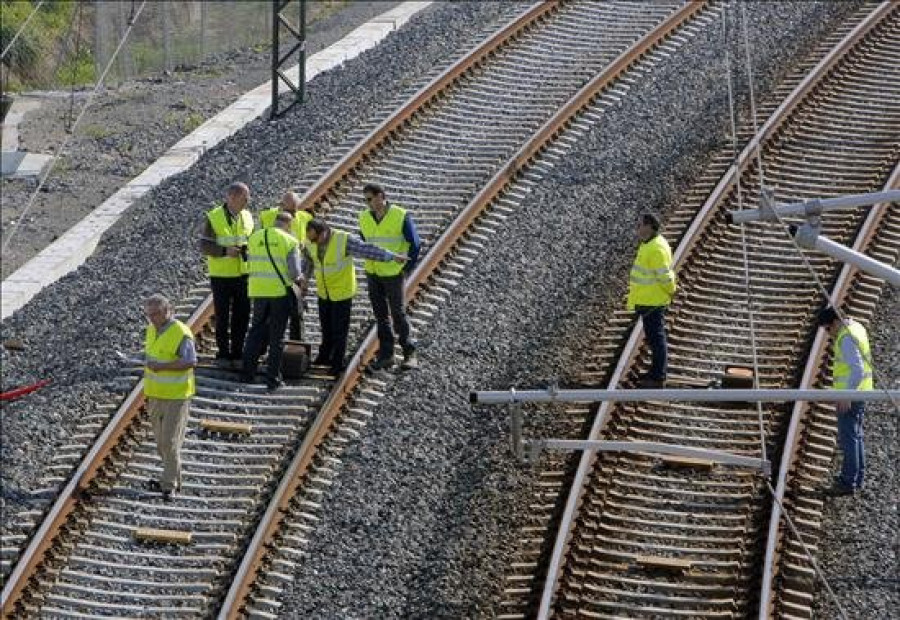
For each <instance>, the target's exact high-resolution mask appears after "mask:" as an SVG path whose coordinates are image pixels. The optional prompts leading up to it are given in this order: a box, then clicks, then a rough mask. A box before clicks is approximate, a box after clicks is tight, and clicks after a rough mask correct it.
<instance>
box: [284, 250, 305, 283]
mask: <svg viewBox="0 0 900 620" xmlns="http://www.w3.org/2000/svg"><path fill="white" fill-rule="evenodd" d="M287 266H288V274H289V275H290V276H291V281H293V282H296V281H297V280H299V279H300V278H302V277H303V275H304V274H303V266H302V265H301V264H300V250H299V248H294V249H293V250H291V251H290V252H288V255H287Z"/></svg>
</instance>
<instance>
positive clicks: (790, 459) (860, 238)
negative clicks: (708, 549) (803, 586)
mask: <svg viewBox="0 0 900 620" xmlns="http://www.w3.org/2000/svg"><path fill="white" fill-rule="evenodd" d="M898 187H900V163H898V164H897V165H896V166H894V171H893V172H892V173H891V176H890V178H889V179H888V181H887V183H885V186H884V189H885V190H889V189H895V188H898ZM888 206H889V203H880V204H878V205H875V206H874V207H873V208H872V209H871V210H870V211H869V214H868V216H867V217H866V220H865V222H864V223H863V225H862V227H861V228H860V230H859V233H858V234H857V237H856V241H855V242H854V243H853V249H854V250H857V251H859V252H862V251H864V250H865V248H866V247H867V246H868V245H869V244H870V243H871V241H872V239H873V237H874V236H875V233H876V232H877V230H878V227H879V226H880V224H881V222H882V221H883V220H884V218H885V217H886V216H887V210H888ZM856 272H857V269H856V268H855V267H854V266H852V265H849V264H845V265H844V267H843V268H841V272H840V275H838V279H837V281H836V282H835V284H834V287H833V288H832V291H831V298H832V299H833V300H834V302H835V303H836V305H837V306H839V307H840V306H841V305H843V302H844V300H845V299H846V298H847V296H848V295H849V293H850V284H851V282H852V281H853V276H854V275H855V274H856ZM828 340H829V336H828V333H827V332H826V331H825V330H823V329H820V330H818V332H817V333H816V338H815V340H814V341H813V345H812V347H811V349H810V353H809V358H808V362H807V364H806V367H805V368H804V370H803V377H802V379H801V381H800V389H811V388H812V386H813V384H814V383H815V382H816V380H817V378H818V377H819V375H820V374H821V372H822V370H823V366H822V364H823V362H824V360H825V354H826V353H827V350H828V349H827V345H828ZM808 411H809V404H808V403H804V402H798V403H796V404H795V405H794V407H793V409H792V410H791V421H790V426H789V427H788V432H787V437H786V439H785V444H784V445H785V450H784V453H783V455H782V458H781V464H780V466H779V469H778V481H777V483H776V485H775V499H773V500H772V514H771V517H770V519H769V533H768V536H767V539H766V555H765V560H764V562H763V573H762V582H761V588H760V595H759V601H760V603H759V619H760V620H766V619H767V618H770V617H773V615H772V613H773V610H774V607H775V600H774V597H775V587H774V584H775V580H776V579H777V578H778V575H779V571H778V565H779V559H780V551H781V546H782V541H783V540H784V536H785V532H784V530H783V529H782V520H781V516H782V512H781V506H784V505H785V494H786V492H787V489H788V485H789V481H788V478H789V476H790V475H791V473H792V472H793V471H794V466H795V464H796V462H797V457H798V452H799V448H800V434H801V430H802V429H803V426H804V423H805V422H806V414H807V412H808ZM776 500H777V501H776Z"/></svg>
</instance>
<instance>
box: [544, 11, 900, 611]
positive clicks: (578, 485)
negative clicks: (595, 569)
mask: <svg viewBox="0 0 900 620" xmlns="http://www.w3.org/2000/svg"><path fill="white" fill-rule="evenodd" d="M893 8H894V3H892V2H889V1H887V2H882V3H881V4H880V5H879V6H878V8H876V9H875V10H874V11H872V13H871V14H870V15H869V16H868V17H867V18H866V19H865V20H864V21H863V22H862V23H860V24H859V25H857V26H856V27H855V28H854V29H853V30H852V31H851V32H850V33H849V34H847V36H846V37H844V39H842V40H841V42H840V43H839V44H838V45H837V46H835V50H843V49H849V48H850V47H851V46H853V45H854V44H855V43H856V42H858V41H859V40H861V39H862V38H863V37H864V36H865V35H866V34H867V33H868V32H869V30H871V29H872V28H874V27H875V25H876V24H877V23H879V22H880V20H881V19H882V18H883V17H884V16H885V15H886V14H888V13H889V12H890V11H891V10H892V9H893ZM842 57H843V54H842V53H834V52H832V53H830V54H829V55H828V56H827V57H825V58H823V59H822V60H821V61H820V62H819V63H818V64H817V65H816V66H815V68H813V70H812V71H810V72H809V73H807V75H806V77H804V78H803V80H802V81H801V82H800V84H798V85H797V87H796V88H795V89H794V90H793V91H792V92H791V94H790V95H788V97H787V98H785V100H784V101H783V102H782V103H781V105H779V106H778V108H777V109H776V110H775V111H774V112H773V113H772V115H771V116H770V117H769V119H768V120H767V121H766V122H765V124H764V125H763V126H762V128H761V129H760V130H759V132H758V133H757V134H756V135H755V136H754V137H753V138H752V139H751V140H750V142H749V143H748V144H747V145H746V146H745V147H744V150H743V151H742V152H741V154H740V155H739V156H738V158H737V161H736V162H735V163H734V164H732V165H731V167H730V168H729V169H728V171H727V172H726V173H725V174H724V175H723V177H722V179H721V180H720V181H719V183H718V184H717V185H716V187H715V189H713V191H712V193H711V194H710V195H709V197H708V198H707V199H706V202H705V203H704V204H703V207H702V208H701V209H700V212H699V213H698V214H697V217H695V218H694V221H693V222H691V224H690V226H689V227H688V230H687V231H686V232H685V234H684V235H683V236H682V241H681V243H679V245H678V248H677V249H676V250H675V253H674V256H673V260H674V263H675V265H676V268H677V267H680V266H681V265H682V264H683V261H684V259H685V256H686V255H687V254H688V253H689V252H690V250H691V249H692V247H693V245H694V243H695V242H696V239H698V237H699V235H697V232H699V231H700V230H701V229H703V227H704V226H705V225H706V224H707V223H708V222H709V221H710V220H711V219H712V218H713V216H714V215H715V214H716V213H717V212H718V211H717V209H716V207H718V205H719V204H720V202H721V201H722V200H723V198H724V197H725V196H727V194H728V192H729V191H731V189H732V188H733V187H734V186H735V185H736V181H737V178H738V177H739V175H741V174H743V172H744V169H745V168H746V167H747V165H748V163H749V161H750V158H751V157H752V155H753V153H754V152H755V149H756V148H758V147H759V146H760V145H761V144H763V143H765V142H766V141H767V140H768V139H770V138H771V137H772V136H773V135H774V134H775V132H776V131H777V130H778V129H779V128H780V127H781V126H782V124H783V123H784V122H785V120H786V119H787V118H788V117H789V116H790V115H791V113H793V112H794V110H796V109H797V107H798V106H799V105H800V103H801V102H802V101H804V100H805V98H806V96H807V95H808V94H809V93H810V92H811V91H812V89H813V88H814V86H815V84H817V83H818V81H819V80H820V79H821V78H822V76H824V75H826V74H827V73H828V71H830V70H831V69H832V68H833V67H834V66H835V65H836V64H837V63H838V62H839V60H840V59H841V58H842ZM641 335H642V330H641V324H640V322H638V323H637V324H636V325H635V327H634V329H633V330H632V332H631V335H630V336H629V338H628V342H627V343H626V345H625V349H624V351H623V353H622V355H621V356H620V358H619V361H618V362H617V364H616V368H615V370H614V371H613V374H612V377H611V379H610V385H616V384H618V382H619V381H621V380H622V379H623V378H624V377H625V374H626V372H627V371H628V369H629V368H630V366H631V361H632V360H633V359H634V357H635V356H636V355H637V351H638V347H639V344H640V343H641V342H642V338H641ZM610 410H611V404H610V403H609V402H604V403H602V404H601V405H600V408H599V409H598V411H597V415H596V417H595V419H594V423H593V425H592V426H591V430H590V435H589V436H590V437H598V436H599V435H600V433H601V432H602V431H603V429H604V428H605V426H606V423H607V420H608V418H609V413H610ZM593 460H594V457H593V455H591V454H590V453H585V454H583V455H582V458H581V460H580V462H579V464H578V469H577V471H576V472H575V478H574V480H573V482H572V486H571V490H570V492H569V498H568V500H566V507H565V509H564V512H563V516H562V519H561V520H560V525H559V531H558V533H557V537H556V542H555V544H554V547H553V551H552V553H551V558H550V565H549V567H548V569H547V578H546V580H545V582H544V591H543V593H542V594H541V603H540V607H539V610H538V616H537V617H538V618H539V620H543V619H545V618H548V617H549V615H550V609H551V606H552V604H553V598H554V595H555V593H556V587H557V585H558V577H559V574H560V572H561V571H562V566H563V563H564V561H565V554H566V550H567V547H568V542H569V530H570V529H571V524H572V522H573V521H574V519H575V514H576V512H577V511H578V509H579V506H580V504H581V496H582V493H583V492H584V481H585V479H586V478H587V475H588V472H589V471H590V469H591V466H592V464H593Z"/></svg>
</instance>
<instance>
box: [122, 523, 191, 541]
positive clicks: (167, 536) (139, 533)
mask: <svg viewBox="0 0 900 620" xmlns="http://www.w3.org/2000/svg"><path fill="white" fill-rule="evenodd" d="M134 537H135V538H137V539H138V540H152V541H153V542H162V543H170V544H177V545H189V544H191V533H190V532H184V531H181V530H157V529H154V528H152V527H139V528H137V529H135V530H134Z"/></svg>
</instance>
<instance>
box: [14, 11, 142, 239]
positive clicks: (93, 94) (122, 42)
mask: <svg viewBox="0 0 900 620" xmlns="http://www.w3.org/2000/svg"><path fill="white" fill-rule="evenodd" d="M145 4H147V0H142V2H141V4H140V6H138V8H137V10H132V14H131V16H130V19H129V20H128V27H127V28H126V29H125V32H124V33H123V34H122V37H121V39H120V40H119V44H118V45H117V46H116V49H115V50H114V51H113V53H112V55H111V56H110V58H109V61H108V62H107V63H106V67H104V69H103V72H102V73H101V74H100V77H99V78H97V83H96V84H95V85H94V90H92V91H91V93H90V95H88V99H87V101H86V102H85V104H84V106H83V107H82V108H81V111H80V112H79V113H78V117H77V118H76V119H75V122H74V123H72V127H71V130H70V133H69V135H68V136H66V139H65V140H64V141H63V143H62V146H60V148H59V151H58V152H57V156H56V157H54V158H53V159H52V160H51V162H50V165H49V166H48V167H47V171H46V172H45V173H44V175H43V176H42V177H41V180H40V182H39V183H38V185H37V187H36V188H35V189H34V192H33V193H32V194H31V197H30V198H29V200H28V203H27V204H26V205H25V208H24V209H23V210H22V213H21V214H20V215H19V218H18V219H17V220H16V223H15V224H14V225H13V228H12V230H11V231H10V233H9V236H7V238H6V241H5V242H4V243H3V247H2V251H6V249H7V248H8V247H9V244H10V242H12V240H13V238H14V237H15V235H16V233H17V232H18V230H19V228H20V227H21V225H22V222H23V221H24V220H25V216H26V215H27V214H28V212H29V211H30V210H31V207H32V206H33V205H34V201H35V199H36V198H37V196H38V194H39V193H40V191H41V189H42V188H43V187H44V184H45V183H46V182H47V179H48V178H49V177H50V175H51V174H52V173H53V170H54V168H55V167H56V162H58V161H59V157H60V156H61V155H62V154H63V153H65V151H66V147H67V146H69V142H70V141H71V140H72V137H73V136H74V135H75V128H76V127H77V126H78V123H80V122H81V119H82V118H84V114H85V113H86V112H87V110H88V108H89V107H90V106H91V104H92V103H93V102H94V98H95V97H96V96H97V93H98V92H99V91H100V87H102V86H103V82H104V80H105V79H106V75H107V74H108V73H109V71H110V69H111V68H112V65H113V62H115V60H116V57H117V56H118V54H119V52H120V51H121V50H122V48H123V47H124V46H125V42H126V41H128V35H130V34H131V31H132V30H133V29H134V24H135V22H137V18H138V17H139V16H140V14H141V11H142V10H143V9H144V5H145Z"/></svg>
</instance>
